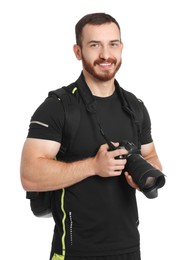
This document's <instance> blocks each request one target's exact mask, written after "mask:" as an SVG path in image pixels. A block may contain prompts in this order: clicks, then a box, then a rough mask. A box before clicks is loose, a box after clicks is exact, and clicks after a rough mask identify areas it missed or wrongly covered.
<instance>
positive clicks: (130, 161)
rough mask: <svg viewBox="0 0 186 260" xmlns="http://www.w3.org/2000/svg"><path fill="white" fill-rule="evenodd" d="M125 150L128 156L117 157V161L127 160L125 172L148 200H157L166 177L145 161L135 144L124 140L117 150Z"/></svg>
mask: <svg viewBox="0 0 186 260" xmlns="http://www.w3.org/2000/svg"><path fill="white" fill-rule="evenodd" d="M123 148H124V149H126V150H127V151H128V154H124V155H121V156H117V157H116V159H127V163H126V165H125V169H124V171H127V172H128V173H129V174H130V175H131V176H132V179H133V181H134V182H135V183H136V184H137V185H138V186H139V188H140V190H141V191H142V192H143V193H144V195H145V196H146V197H147V198H151V199H152V198H156V197H157V196H158V189H159V188H161V187H163V186H164V184H165V175H164V174H163V173H162V172H161V171H159V170H158V169H156V168H154V167H153V166H152V165H151V164H150V163H148V162H147V161H146V160H145V159H143V157H142V156H141V153H140V150H139V149H138V148H137V147H136V146H135V144H134V143H132V142H129V141H126V140H123V141H122V142H121V143H120V144H119V146H118V147H116V148H115V149H123Z"/></svg>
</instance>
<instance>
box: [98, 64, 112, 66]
mask: <svg viewBox="0 0 186 260" xmlns="http://www.w3.org/2000/svg"><path fill="white" fill-rule="evenodd" d="M110 65H111V63H101V64H100V66H110Z"/></svg>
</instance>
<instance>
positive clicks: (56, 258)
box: [52, 254, 65, 260]
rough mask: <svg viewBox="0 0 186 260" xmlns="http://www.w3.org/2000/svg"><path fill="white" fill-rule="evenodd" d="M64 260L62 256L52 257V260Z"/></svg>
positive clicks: (55, 255)
mask: <svg viewBox="0 0 186 260" xmlns="http://www.w3.org/2000/svg"><path fill="white" fill-rule="evenodd" d="M64 259H65V256H64V255H57V254H54V255H53V257H52V260H64Z"/></svg>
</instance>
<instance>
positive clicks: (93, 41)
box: [88, 40, 121, 44]
mask: <svg viewBox="0 0 186 260" xmlns="http://www.w3.org/2000/svg"><path fill="white" fill-rule="evenodd" d="M100 42H101V41H95V40H92V41H89V42H88V44H90V43H100ZM109 42H111V43H116V42H119V43H121V40H111V41H109Z"/></svg>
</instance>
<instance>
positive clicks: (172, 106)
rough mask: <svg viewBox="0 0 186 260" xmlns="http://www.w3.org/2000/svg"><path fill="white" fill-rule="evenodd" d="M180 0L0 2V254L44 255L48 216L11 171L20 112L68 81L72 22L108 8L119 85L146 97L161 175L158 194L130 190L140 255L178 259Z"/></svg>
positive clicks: (184, 24) (183, 65)
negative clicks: (118, 42) (39, 212)
mask: <svg viewBox="0 0 186 260" xmlns="http://www.w3.org/2000/svg"><path fill="white" fill-rule="evenodd" d="M184 2H185V1H184V0H183V1H181V0H175V1H173V0H169V1H168V0H156V1H150V0H141V1H138V0H130V1H125V0H124V1H121V0H115V1H109V0H105V1H104V0H103V1H100V0H94V1H84V0H79V1H75V0H74V1H72V0H68V1H67V2H66V1H62V0H61V1H59V0H53V1H48V0H45V1H42V0H32V1H27V0H22V1H21V0H17V1H13V0H12V1H11V0H4V1H1V2H0V89H1V100H0V120H1V128H0V129H1V136H0V138H1V151H0V154H1V177H0V179H1V185H0V205H1V215H0V239H1V247H0V248H1V249H0V258H1V259H19V260H25V259H27V260H33V259H35V260H40V259H41V260H45V259H48V258H49V252H50V245H51V239H52V232H53V221H52V219H38V218H35V217H34V216H33V215H32V213H31V211H30V208H29V202H28V201H27V200H26V199H25V191H24V190H23V189H22V186H21V183H20V177H19V165H20V156H21V150H22V146H23V143H24V140H25V138H26V135H27V130H28V125H29V120H30V117H31V115H32V113H33V112H34V110H35V109H36V108H37V106H38V105H39V104H40V103H41V102H42V101H43V100H44V99H45V97H46V95H47V93H48V91H49V90H52V89H55V88H58V87H61V86H62V85H66V84H69V83H71V82H73V81H74V80H76V78H77V77H78V76H79V74H80V71H81V63H80V62H78V61H77V60H76V58H75V56H74V54H73V51H72V46H73V44H74V43H75V34H74V26H75V23H76V22H77V21H78V20H79V19H80V18H81V17H82V16H83V15H85V14H87V13H91V12H97V11H98V12H100V11H101V12H107V13H109V14H111V15H113V16H114V17H115V18H116V19H117V20H118V22H119V23H120V25H121V29H122V39H123V42H124V45H125V48H124V52H123V65H122V67H121V69H120V71H119V72H118V74H117V79H118V81H119V82H120V84H121V85H122V86H123V87H124V88H126V89H128V90H129V91H132V92H134V93H135V94H136V95H137V96H138V97H139V98H141V99H142V100H143V101H144V103H145V105H146V106H147V108H148V110H149V113H150V115H151V120H152V134H153V138H154V142H155V144H156V148H157V151H158V154H159V157H160V159H161V162H162V164H163V168H164V173H165V174H166V175H167V182H166V185H165V186H164V187H163V188H162V189H160V190H159V196H158V198H156V199H154V200H149V199H147V198H146V197H145V196H144V195H143V194H140V193H138V203H139V214H140V233H141V251H142V260H155V259H156V260H157V259H158V260H165V259H186V252H185V233H186V228H185V220H186V214H185V205H186V203H185V197H186V196H185V190H184V189H185V181H186V178H185V175H186V169H185V162H186V159H185V158H186V156H185V154H186V152H185V151H186V141H185V139H186V138H185V132H186V129H185V94H184V88H185V86H186V75H185V74H186V50H185V48H186V47H185V46H186V15H185V13H186V8H185V6H184Z"/></svg>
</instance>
